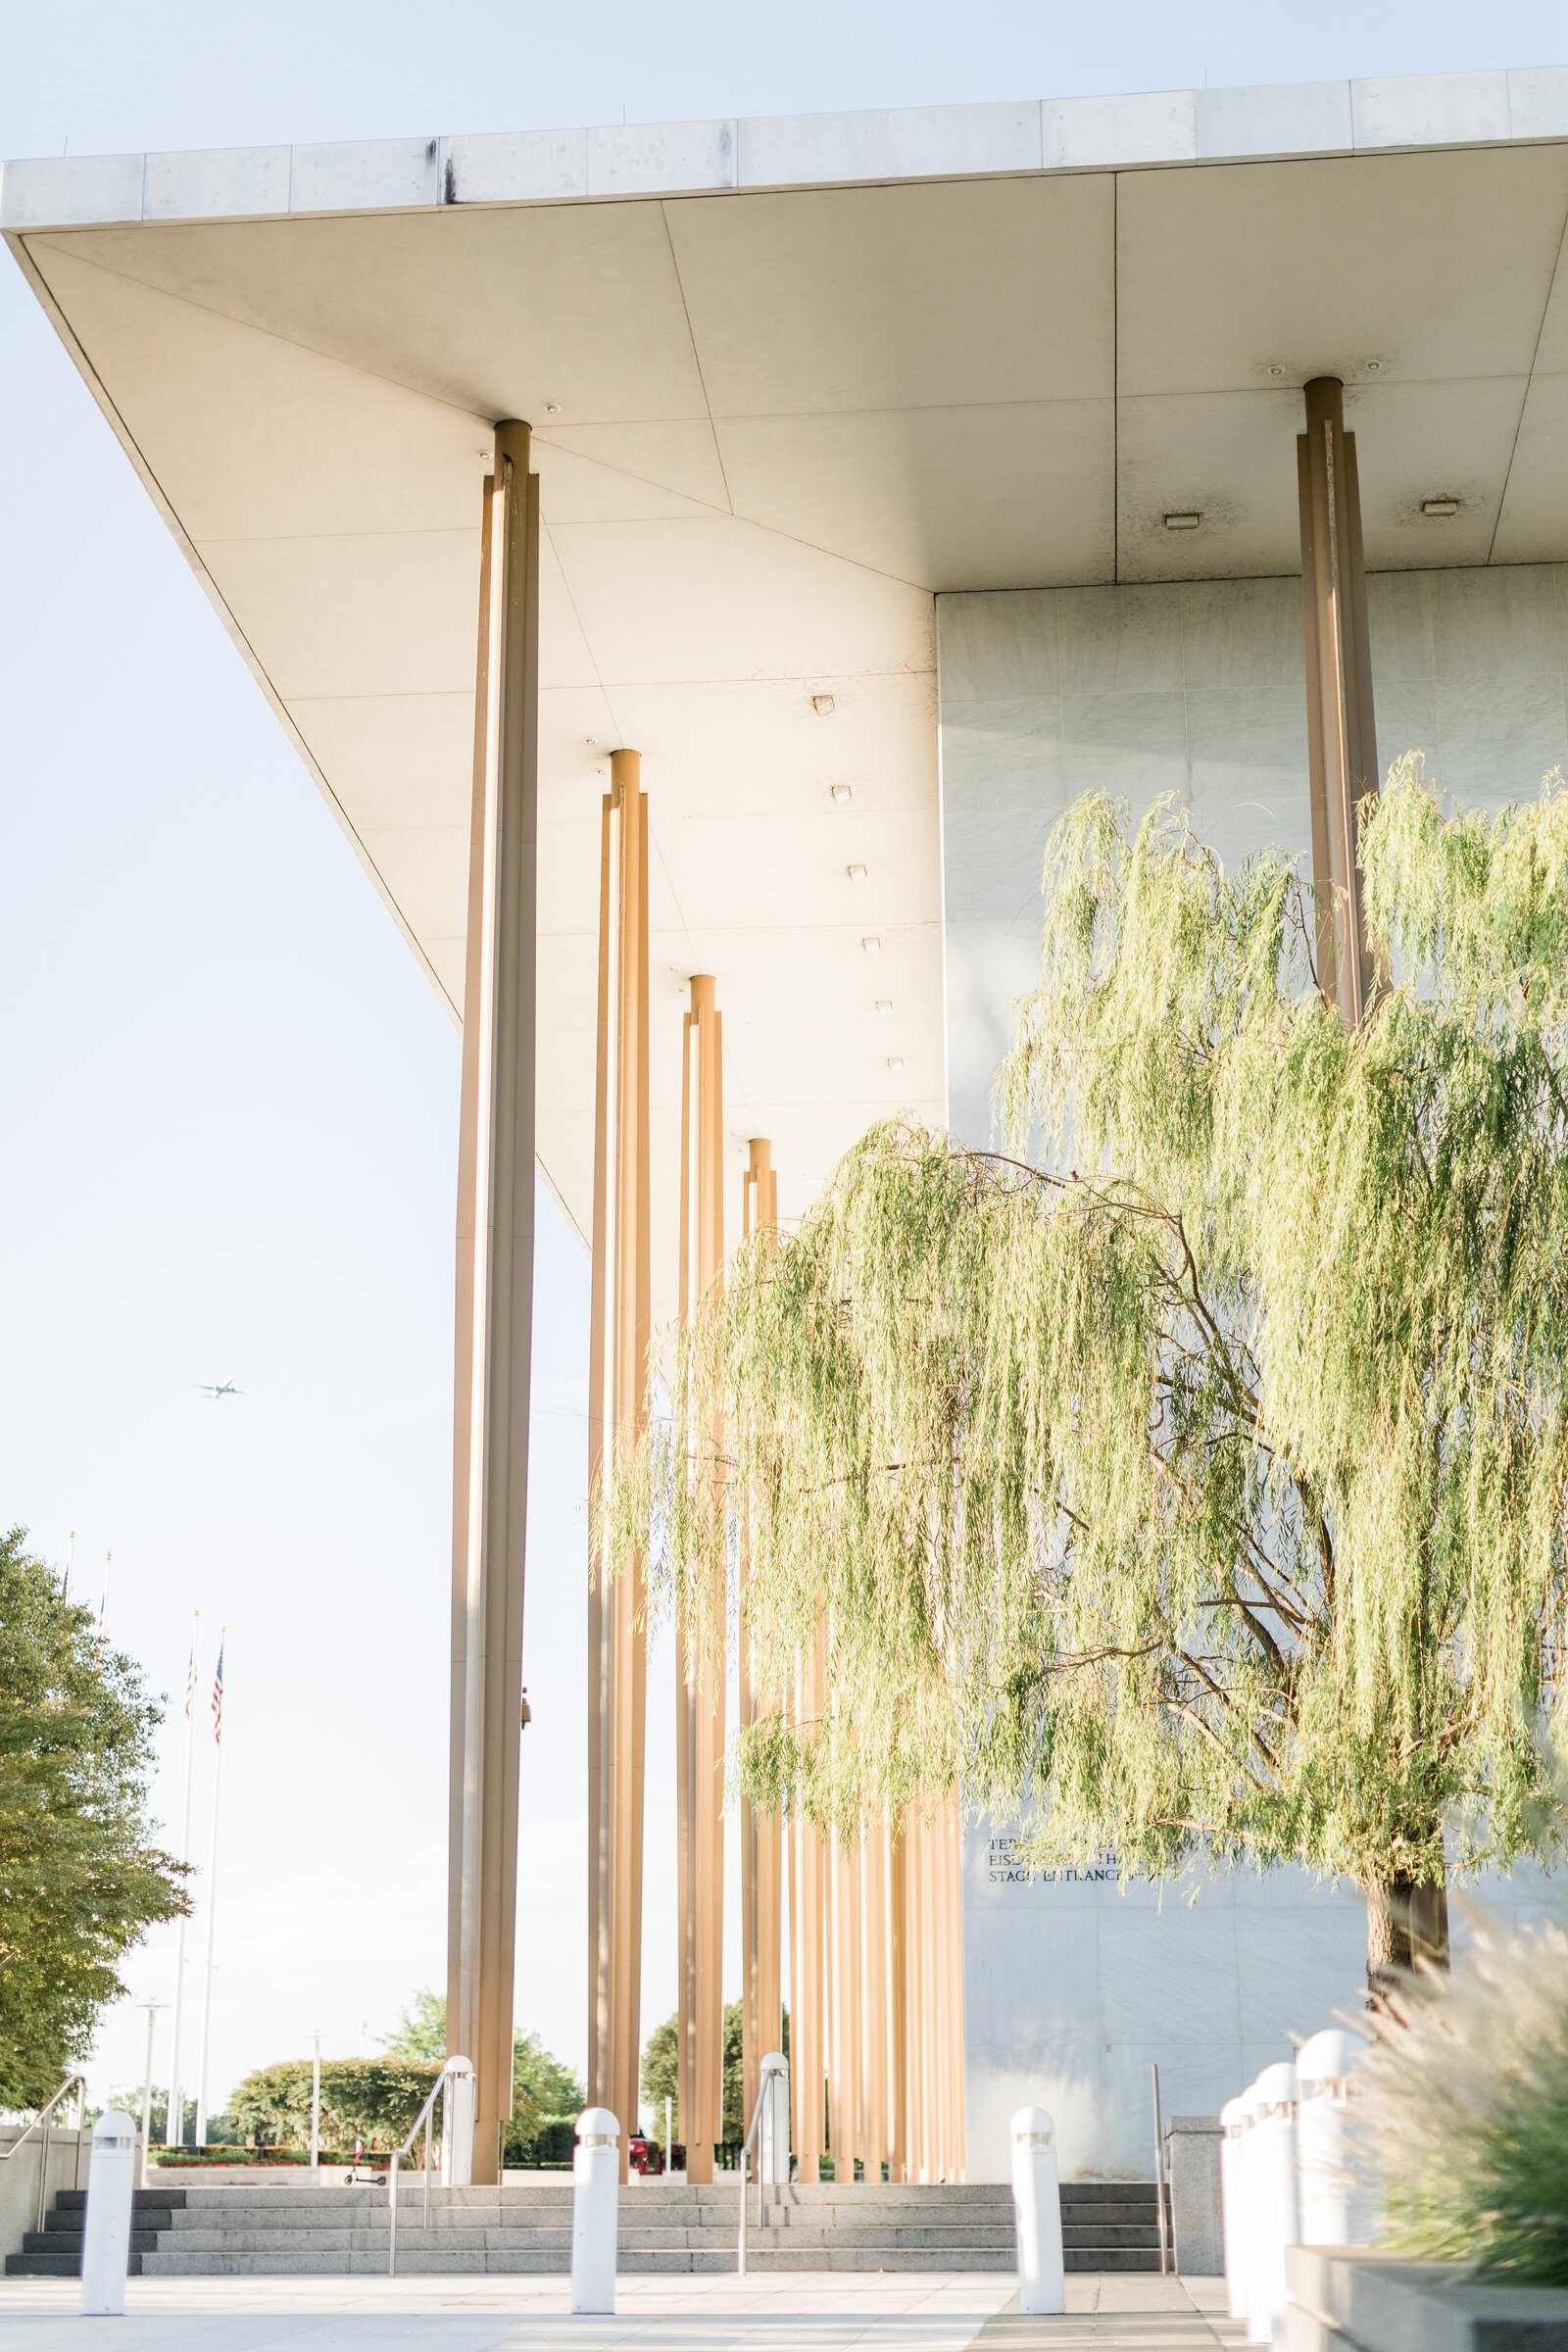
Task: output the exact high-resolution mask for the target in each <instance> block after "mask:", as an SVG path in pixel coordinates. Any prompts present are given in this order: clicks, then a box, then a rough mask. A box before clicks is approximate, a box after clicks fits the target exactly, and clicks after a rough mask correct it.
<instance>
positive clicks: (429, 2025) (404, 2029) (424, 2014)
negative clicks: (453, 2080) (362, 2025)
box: [381, 1987, 447, 2066]
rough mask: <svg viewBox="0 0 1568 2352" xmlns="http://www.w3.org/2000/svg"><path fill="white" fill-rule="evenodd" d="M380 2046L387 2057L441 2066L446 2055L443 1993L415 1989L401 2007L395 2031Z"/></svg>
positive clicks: (427, 1989)
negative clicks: (401, 2010) (407, 2001)
mask: <svg viewBox="0 0 1568 2352" xmlns="http://www.w3.org/2000/svg"><path fill="white" fill-rule="evenodd" d="M381 2047H382V2049H383V2050H385V2052H386V2054H387V2056H388V2057H389V2058H415V2059H417V2060H418V2061H419V2062H420V2064H421V2065H427V2066H444V2065H445V2064H446V2056H447V2001H446V1994H445V1993H444V1992H431V1991H430V1990H429V1988H428V1987H426V1989H425V1990H424V1991H423V1992H417V1993H416V1994H415V1996H414V1998H413V2000H412V2001H411V2002H410V2003H409V2005H408V2007H407V2009H405V2010H404V2012H403V2015H402V2018H401V2019H400V2020H399V2023H398V2028H397V2031H396V2033H394V2034H388V2035H387V2037H386V2039H385V2040H384V2041H383V2042H382V2044H381Z"/></svg>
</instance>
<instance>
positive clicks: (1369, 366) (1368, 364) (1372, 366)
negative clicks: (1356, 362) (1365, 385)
mask: <svg viewBox="0 0 1568 2352" xmlns="http://www.w3.org/2000/svg"><path fill="white" fill-rule="evenodd" d="M1361 365H1362V367H1363V368H1365V369H1366V371H1367V373H1368V375H1376V373H1377V371H1378V369H1379V368H1381V367H1382V365H1383V362H1382V361H1381V360H1363V361H1362V362H1361Z"/></svg>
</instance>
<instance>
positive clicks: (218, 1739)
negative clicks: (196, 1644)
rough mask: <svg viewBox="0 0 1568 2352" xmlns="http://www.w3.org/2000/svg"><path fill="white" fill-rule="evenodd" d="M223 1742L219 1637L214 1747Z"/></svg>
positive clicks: (220, 1648) (214, 1699) (214, 1701)
mask: <svg viewBox="0 0 1568 2352" xmlns="http://www.w3.org/2000/svg"><path fill="white" fill-rule="evenodd" d="M222 1740H223V1637H222V1635H221V1634H220V1636H219V1637H218V1672H217V1673H216V1674H215V1675H214V1677H213V1745H214V1746H215V1747H221V1745H222Z"/></svg>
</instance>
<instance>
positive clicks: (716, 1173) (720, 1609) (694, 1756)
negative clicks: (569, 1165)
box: [675, 972, 750, 2181]
mask: <svg viewBox="0 0 1568 2352" xmlns="http://www.w3.org/2000/svg"><path fill="white" fill-rule="evenodd" d="M722 1056H723V1035H722V1029H721V1025H720V1019H719V1013H718V1008H717V1006H716V1005H715V1004H714V1002H713V982H712V977H711V974H709V973H706V972H699V973H697V974H696V975H695V976H694V977H693V980H692V984H691V1010H690V1011H689V1012H688V1013H687V1015H686V1021H685V1034H684V1063H683V1070H682V1082H681V1154H680V1312H681V1320H682V1322H683V1323H690V1322H691V1321H692V1320H693V1319H694V1318H695V1316H696V1314H697V1310H698V1306H699V1304H700V1302H701V1300H702V1298H703V1295H704V1293H705V1292H706V1291H707V1290H708V1288H709V1285H710V1284H711V1283H712V1282H714V1281H716V1279H717V1277H718V1272H719V1268H720V1267H721V1266H722V1264H723V1262H724V1081H723V1062H722ZM711 1507H712V1508H714V1509H721V1508H722V1507H723V1506H722V1500H721V1498H720V1497H718V1496H717V1495H714V1496H712V1497H711ZM726 1597H727V1596H726V1594H725V1592H724V1590H723V1589H722V1584H721V1583H719V1584H717V1585H715V1589H714V1591H713V1592H712V1593H711V1594H710V1595H709V1601H710V1629H709V1630H710V1633H711V1640H709V1641H708V1642H706V1643H704V1644H701V1645H699V1644H697V1643H694V1642H691V1641H683V1642H679V1643H677V1647H676V1658H675V1840H676V1862H677V1877H678V1881H679V1885H678V1889H677V1902H678V1912H679V1921H680V1926H679V1936H680V1948H679V1952H678V1955H677V1957H678V1962H679V1975H678V1983H677V1996H678V1997H677V2027H676V2032H677V2036H678V2038H677V2044H676V2075H677V2087H678V2091H679V2096H680V2128H681V2136H682V2138H683V2139H684V2140H685V2143H686V2178H687V2180H691V2181H711V2180H712V2178H713V2147H714V2143H715V2142H716V2141H718V2140H721V2139H722V2138H723V2136H724V2056H723V2042H724V1994H723V1965H724V1630H725V1622H726V1609H725V1604H726ZM747 2121H748V2122H749V2121H750V2118H749V2117H748V2118H747ZM744 2128H745V2127H744V2126H743V2127H742V2129H743V2130H744Z"/></svg>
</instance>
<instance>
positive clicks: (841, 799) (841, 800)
mask: <svg viewBox="0 0 1568 2352" xmlns="http://www.w3.org/2000/svg"><path fill="white" fill-rule="evenodd" d="M833 798H834V799H835V800H836V801H837V803H838V805H839V807H840V808H841V809H842V808H843V806H844V804H845V802H846V801H853V800H854V798H855V794H854V792H853V791H852V789H851V787H850V786H849V785H848V784H835V785H834V787H833Z"/></svg>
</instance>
